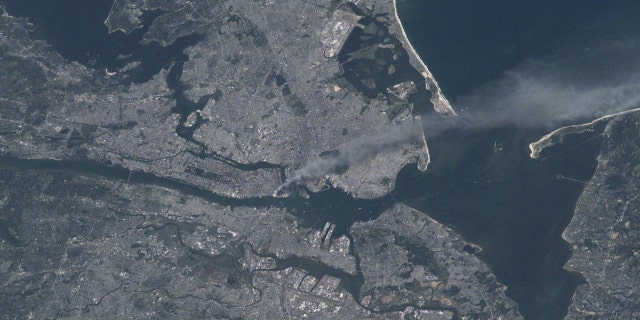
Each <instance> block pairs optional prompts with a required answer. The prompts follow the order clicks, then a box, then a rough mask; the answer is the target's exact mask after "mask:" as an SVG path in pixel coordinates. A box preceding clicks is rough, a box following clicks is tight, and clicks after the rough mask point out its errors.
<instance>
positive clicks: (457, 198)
mask: <svg viewBox="0 0 640 320" xmlns="http://www.w3.org/2000/svg"><path fill="white" fill-rule="evenodd" d="M398 10H399V14H400V18H401V20H402V22H403V25H404V27H405V31H406V32H407V34H408V37H409V39H410V41H411V42H412V44H413V45H414V47H415V49H416V51H417V52H418V54H419V55H420V56H421V57H422V59H423V61H424V62H425V64H427V66H428V67H429V68H430V70H431V72H432V73H433V74H434V76H435V78H436V80H437V81H438V82H439V83H440V85H441V87H442V90H443V92H444V94H445V95H446V96H447V97H448V98H449V100H450V101H452V103H453V105H454V108H455V107H456V102H457V101H460V100H461V98H462V97H463V96H464V95H467V94H470V93H471V92H473V91H474V90H475V89H478V88H480V87H482V86H483V85H486V84H487V83H490V82H492V81H496V80H498V79H500V77H501V75H503V74H504V73H505V72H506V71H508V70H511V69H513V68H516V67H517V66H518V65H519V64H521V63H523V62H524V61H530V60H541V61H544V59H546V58H547V57H554V56H561V55H563V54H566V53H567V52H576V51H580V50H582V51H585V52H586V51H588V50H589V48H590V46H591V45H594V44H596V43H602V41H606V40H608V39H609V38H616V39H629V38H634V37H635V39H640V38H637V35H638V34H640V32H639V31H640V25H638V22H637V20H638V17H640V2H638V1H607V2H603V1H594V0H583V1H577V0H571V1H548V0H542V1H507V0H487V1H470V0H467V1H460V0H430V1H422V0H413V1H409V0H405V1H399V3H398ZM562 58H563V59H565V60H569V61H570V60H571V57H562ZM605 58H606V57H605ZM604 60H606V59H604ZM587 61H590V62H589V64H597V63H598V61H599V57H596V56H592V57H589V59H587ZM610 66H614V67H615V61H613V62H611V63H610V64H609V65H607V67H606V68H608V69H609V70H606V72H609V73H612V72H616V71H615V70H613V71H611V70H610V69H611V67H610ZM584 67H591V66H587V65H585V66H584ZM596 69H597V68H594V70H596ZM587 76H589V75H588V74H587ZM474 111H476V112H478V111H479V110H474ZM544 133H545V131H544V130H542V129H536V128H529V129H522V128H517V127H515V126H514V127H506V128H495V129H491V130H485V131H484V132H480V133H474V134H473V135H472V134H465V133H458V134H453V135H450V136H447V137H445V138H439V139H436V140H434V141H432V142H431V151H432V155H433V159H432V160H433V165H432V166H431V168H430V169H429V170H428V171H427V172H425V173H419V172H417V171H416V170H415V169H413V168H405V170H403V171H402V172H401V173H400V175H399V177H398V186H397V188H396V190H395V193H396V197H398V198H399V199H402V201H404V202H406V203H407V204H410V205H411V206H413V207H416V208H418V209H420V210H422V211H424V212H427V213H428V214H429V215H430V216H432V217H433V218H435V219H437V220H438V221H440V222H442V223H444V224H446V225H447V226H449V227H451V228H453V229H455V230H456V231H458V232H459V233H461V234H462V235H463V236H464V237H465V238H466V239H468V240H469V241H472V242H474V243H476V244H478V245H480V246H481V247H483V248H484V251H482V252H481V253H480V254H479V256H480V257H481V258H482V259H483V260H484V261H485V262H486V263H487V264H488V265H489V266H490V267H491V268H492V270H493V271H494V272H495V273H496V275H497V276H498V278H499V279H500V280H501V281H502V282H503V283H504V284H505V285H507V286H508V291H507V294H508V295H509V296H510V297H511V298H512V299H514V300H515V301H516V302H517V303H518V304H519V308H520V311H521V313H522V314H523V315H524V316H525V317H526V318H527V319H562V318H563V317H564V315H565V314H566V310H567V307H568V305H569V304H570V302H571V297H572V295H573V292H574V290H575V288H576V286H577V285H578V284H579V283H580V282H581V281H583V278H582V277H581V276H580V275H579V274H576V273H571V272H568V271H566V270H564V269H563V268H562V266H563V264H564V263H565V262H566V260H567V259H568V258H569V257H570V255H571V249H570V246H569V245H568V244H567V243H566V242H564V241H563V240H562V238H561V234H562V231H563V230H564V228H565V227H566V225H567V224H568V223H569V221H570V219H571V217H572V215H573V209H574V206H575V203H576V200H577V198H578V196H579V195H580V193H581V191H582V189H583V187H584V184H583V183H580V182H576V181H570V180H566V179H561V178H560V179H559V177H571V178H574V179H576V180H581V181H588V180H589V179H590V177H591V176H592V174H593V171H594V169H595V156H596V155H597V151H598V148H599V146H600V139H598V136H597V134H593V135H582V136H576V137H572V138H571V139H570V140H569V141H566V142H565V143H564V144H562V145H559V146H556V147H554V148H552V149H551V150H549V151H546V152H545V153H544V154H543V157H542V158H541V159H536V160H532V159H530V158H529V157H528V149H527V144H528V143H530V142H532V141H535V140H537V139H538V138H539V137H540V136H542V135H543V134H544ZM560 175H561V176H560Z"/></svg>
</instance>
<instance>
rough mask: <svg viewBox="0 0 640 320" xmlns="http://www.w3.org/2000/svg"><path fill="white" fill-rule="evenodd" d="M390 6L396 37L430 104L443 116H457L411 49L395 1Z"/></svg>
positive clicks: (429, 72) (425, 66)
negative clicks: (422, 78)
mask: <svg viewBox="0 0 640 320" xmlns="http://www.w3.org/2000/svg"><path fill="white" fill-rule="evenodd" d="M392 4H393V16H394V18H395V20H396V22H397V25H398V27H399V30H398V31H399V32H398V35H399V38H400V42H402V46H403V47H404V49H405V50H407V53H408V54H409V62H411V63H412V65H413V66H414V67H415V68H416V69H417V70H418V72H420V74H421V75H422V76H423V77H424V79H425V87H426V89H427V90H429V91H430V92H431V99H430V100H431V103H433V107H434V109H435V110H436V111H437V112H438V113H439V114H441V115H443V116H447V117H449V116H457V113H456V112H455V110H453V107H452V106H451V103H449V100H447V98H446V97H445V96H444V94H443V93H442V90H441V89H440V86H439V85H438V82H437V81H436V79H435V78H434V77H433V74H431V71H429V68H428V67H427V65H426V64H425V63H424V61H422V58H420V55H418V53H417V52H416V50H415V49H414V48H413V45H412V44H411V42H410V41H409V37H408V36H407V33H406V32H405V30H404V26H403V25H402V20H400V16H399V15H398V4H397V1H396V0H392Z"/></svg>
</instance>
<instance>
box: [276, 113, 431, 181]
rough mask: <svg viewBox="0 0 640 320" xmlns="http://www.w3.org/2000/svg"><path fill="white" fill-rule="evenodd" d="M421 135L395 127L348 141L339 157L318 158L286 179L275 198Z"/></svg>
mask: <svg viewBox="0 0 640 320" xmlns="http://www.w3.org/2000/svg"><path fill="white" fill-rule="evenodd" d="M419 135H420V131H419V126H413V125H407V126H393V127H391V128H389V129H387V130H385V131H383V132H379V133H377V134H374V135H372V136H367V137H361V138H358V139H355V140H352V141H349V142H347V143H345V144H343V145H341V146H340V147H339V149H338V150H337V152H336V153H334V154H331V155H327V156H324V157H318V158H317V159H315V160H314V161H311V162H309V163H308V164H307V165H305V166H304V167H302V168H301V169H300V170H298V171H296V172H295V174H294V175H293V176H292V177H290V178H289V179H287V181H285V183H284V184H282V186H280V188H278V190H276V194H279V193H280V192H282V191H284V190H286V189H289V188H291V187H292V186H296V185H301V184H305V183H307V182H310V181H313V180H316V179H318V178H320V177H323V176H325V175H328V174H332V173H335V172H336V171H338V170H339V169H340V168H344V167H346V166H350V165H354V164H358V163H361V162H364V161H365V160H367V159H371V158H373V157H375V156H376V155H377V154H379V153H381V152H386V151H391V150H394V149H396V148H398V147H400V146H402V145H406V144H407V143H409V142H410V141H411V140H412V139H414V138H417V137H419Z"/></svg>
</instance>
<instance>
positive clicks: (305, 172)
mask: <svg viewBox="0 0 640 320" xmlns="http://www.w3.org/2000/svg"><path fill="white" fill-rule="evenodd" d="M639 39H640V38H634V39H629V38H625V39H616V40H609V41H606V42H604V41H601V42H599V43H597V44H593V43H592V44H591V45H590V46H588V47H587V46H584V45H581V46H574V49H571V50H563V51H562V52H560V53H557V54H556V55H554V56H549V57H546V58H545V59H538V60H528V61H525V62H523V63H522V64H520V65H519V66H518V67H516V68H514V69H512V70H509V71H507V72H506V73H505V74H504V75H503V76H502V77H501V78H500V79H498V80H496V81H494V82H491V83H489V84H487V85H484V86H482V87H480V88H478V89H476V90H475V91H473V92H471V93H470V94H468V95H466V96H463V97H459V98H458V99H456V100H455V103H454V107H456V109H458V110H459V112H458V117H455V118H447V119H443V118H441V117H440V116H438V115H436V114H433V115H430V116H426V115H424V116H423V117H422V127H423V128H424V134H425V136H426V138H427V139H429V138H434V137H437V136H440V135H442V134H443V133H445V131H447V130H465V131H469V132H472V131H476V130H477V131H479V130H486V129H491V128H496V127H502V126H518V127H531V128H533V127H535V128H545V129H549V130H551V129H555V128H557V127H559V126H565V125H569V124H574V123H578V122H584V121H590V120H593V119H594V118H599V117H601V116H604V115H607V114H612V113H617V112H621V111H624V110H629V109H632V108H637V107H640V59H638V58H637V57H640V40H639ZM445 93H446V92H445ZM418 134H419V132H418V131H417V130H415V128H413V129H412V128H395V129H390V130H388V131H384V132H381V133H379V134H377V135H374V136H372V137H367V138H361V139H357V140H354V141H351V142H348V143H346V144H344V145H342V146H341V147H340V148H339V154H338V155H337V156H335V157H324V158H323V157H321V158H318V159H316V160H314V161H312V162H310V163H308V164H307V165H306V166H304V167H303V168H301V169H300V170H298V171H296V172H295V174H294V175H293V176H292V177H290V178H289V179H287V181H286V182H285V183H284V184H283V185H282V186H281V187H280V188H279V189H278V191H277V192H276V193H279V192H282V191H283V190H286V189H288V188H290V187H292V186H295V185H300V184H304V183H306V182H309V181H312V180H315V179H318V178H321V177H323V176H325V175H327V174H332V173H335V172H336V171H337V170H338V169H339V168H341V167H344V166H348V165H354V164H358V163H361V162H363V161H365V160H367V159H370V158H372V157H373V156H375V155H377V154H378V153H380V152H383V151H389V150H391V149H394V148H396V147H398V146H400V145H402V144H404V143H408V140H409V139H411V138H414V137H416V136H417V135H418Z"/></svg>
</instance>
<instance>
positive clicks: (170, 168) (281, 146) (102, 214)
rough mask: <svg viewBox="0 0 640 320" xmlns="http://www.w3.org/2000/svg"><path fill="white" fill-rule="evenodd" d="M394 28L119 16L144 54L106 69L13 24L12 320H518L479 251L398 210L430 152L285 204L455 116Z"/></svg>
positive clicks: (148, 6) (310, 12)
mask: <svg viewBox="0 0 640 320" xmlns="http://www.w3.org/2000/svg"><path fill="white" fill-rule="evenodd" d="M394 10H395V9H394V6H393V2H392V1H353V2H344V3H343V2H337V1H328V0H326V1H315V2H308V1H270V0H265V1H248V0H247V1H242V0H238V1H172V2H171V3H168V2H167V3H160V2H150V1H136V0H131V1H127V0H116V1H114V4H113V6H112V8H111V12H109V13H108V17H107V18H106V20H105V21H104V22H105V25H106V26H107V27H108V30H110V31H111V32H118V33H121V34H122V36H123V37H125V39H127V40H129V41H131V43H130V44H129V45H130V46H132V48H134V49H133V50H130V51H129V52H123V53H122V54H120V55H119V56H118V57H117V58H116V59H115V60H114V61H111V62H110V63H109V64H108V65H106V66H104V67H96V65H98V64H99V63H98V64H96V65H91V64H83V63H80V62H78V61H75V60H74V59H73V58H72V57H63V56H61V55H60V54H59V53H58V52H56V49H55V47H52V46H51V45H49V44H47V43H46V42H45V41H43V40H38V39H37V38H36V37H35V36H34V34H32V33H31V32H30V31H31V30H33V27H34V26H33V25H32V24H31V23H30V22H28V21H27V19H26V18H21V17H16V16H13V15H11V14H10V13H7V12H6V11H4V9H3V11H4V12H5V14H3V15H2V16H0V54H1V57H2V60H1V61H2V62H1V63H2V68H3V74H4V75H5V76H4V77H3V80H2V85H1V86H0V90H2V92H1V93H2V94H1V98H0V119H1V120H0V133H1V135H0V168H1V170H0V179H1V180H2V184H1V185H2V187H1V188H0V208H1V210H0V212H1V216H0V222H1V223H0V226H1V229H0V236H1V237H0V238H1V242H0V248H1V249H0V286H1V288H2V290H0V309H1V310H3V312H2V313H3V314H2V318H6V319H13V318H32V317H33V318H41V319H59V318H80V317H82V318H94V319H100V318H123V319H124V318H135V319H150V318H154V319H157V318H169V319H176V318H180V319H189V318H229V319H239V318H247V319H264V318H315V319H327V318H339V319H356V318H371V319H376V318H378V319H400V318H403V319H408V318H415V319H457V318H474V319H490V318H497V317H505V318H509V319H518V318H521V317H520V315H519V314H518V311H517V306H516V304H515V303H514V302H513V301H512V300H511V299H509V298H508V297H506V295H505V293H504V290H505V287H504V286H503V285H502V284H500V282H498V281H497V279H496V278H495V276H494V275H493V274H492V273H491V271H490V269H489V268H488V267H487V266H486V265H485V264H484V263H483V262H482V261H480V259H478V258H477V257H476V256H475V255H474V253H475V252H477V251H479V250H480V249H479V248H477V247H476V246H475V245H473V244H470V243H467V242H465V241H464V240H463V239H462V238H461V237H460V236H459V235H458V234H456V233H455V232H453V231H452V230H450V229H448V228H446V227H444V226H442V225H441V224H439V223H438V222H436V221H434V220H431V219H430V218H429V217H428V216H427V215H426V214H425V213H422V212H418V211H416V210H414V209H412V208H409V207H407V206H406V205H403V204H401V203H396V202H395V200H394V199H393V197H392V196H390V195H389V191H390V190H392V189H393V187H394V184H395V179H396V175H397V173H398V171H399V170H400V169H401V168H403V167H405V166H407V165H416V164H418V165H420V167H421V168H423V169H424V168H426V167H425V166H426V164H428V159H429V156H428V149H427V147H426V141H424V139H417V140H416V139H407V141H406V142H399V143H397V144H395V145H394V146H393V148H390V149H388V150H384V152H380V153H377V154H376V155H375V156H374V157H373V158H371V159H363V160H364V161H363V162H361V163H351V164H349V165H348V166H345V167H342V168H338V169H339V170H335V172H331V173H330V174H327V175H323V176H317V177H314V179H309V180H307V181H305V183H304V184H302V185H300V186H297V188H295V189H294V190H292V192H291V194H290V195H288V196H286V197H273V192H274V190H276V189H277V188H278V187H279V186H280V185H281V184H282V183H284V182H285V180H286V179H287V178H288V177H291V176H292V175H293V174H294V173H295V172H296V170H298V169H300V168H303V167H304V166H305V164H307V163H309V162H312V161H314V160H315V159H317V158H318V157H329V158H331V157H336V156H339V152H340V150H341V146H343V145H345V144H346V143H348V142H349V141H353V140H354V139H358V138H360V137H367V136H372V135H376V134H382V133H384V132H385V130H391V129H393V128H405V127H406V128H412V127H415V126H416V117H418V118H419V116H420V115H421V114H422V113H424V112H441V113H444V115H447V113H451V112H452V110H451V109H447V104H445V102H446V100H443V99H444V96H443V95H442V93H441V92H440V91H439V89H438V88H437V83H436V82H435V80H434V79H433V78H432V76H431V75H430V74H428V73H425V71H428V70H426V66H424V64H420V63H419V58H418V57H417V56H416V55H415V52H413V50H412V49H410V48H409V47H408V41H407V40H406V38H405V37H404V36H403V33H402V32H401V26H400V25H399V23H398V21H397V16H396V14H395V11H394ZM407 48H409V50H407ZM416 63H418V64H416ZM433 101H436V102H437V103H436V104H435V105H434V103H432V102H433ZM449 108H450V106H449ZM419 122H420V121H417V123H418V124H419Z"/></svg>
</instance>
